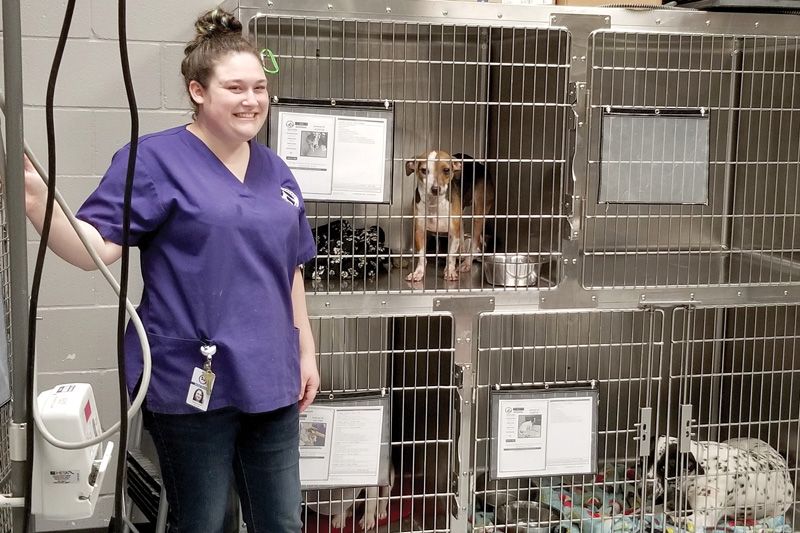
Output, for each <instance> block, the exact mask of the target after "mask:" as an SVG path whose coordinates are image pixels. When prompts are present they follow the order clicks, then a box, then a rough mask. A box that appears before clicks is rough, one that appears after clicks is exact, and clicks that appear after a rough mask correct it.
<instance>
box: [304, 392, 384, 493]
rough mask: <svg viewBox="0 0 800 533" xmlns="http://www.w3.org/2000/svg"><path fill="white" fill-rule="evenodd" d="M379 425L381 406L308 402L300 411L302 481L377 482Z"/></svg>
mask: <svg viewBox="0 0 800 533" xmlns="http://www.w3.org/2000/svg"><path fill="white" fill-rule="evenodd" d="M382 429H383V408H382V407H381V406H365V407H344V406H343V407H325V406H315V405H312V406H310V407H309V408H308V409H306V410H305V411H304V412H302V413H300V480H301V482H302V483H304V484H314V485H318V486H323V485H330V486H332V487H335V486H341V487H347V486H359V485H363V486H369V485H377V484H378V474H379V466H380V453H381V431H382Z"/></svg>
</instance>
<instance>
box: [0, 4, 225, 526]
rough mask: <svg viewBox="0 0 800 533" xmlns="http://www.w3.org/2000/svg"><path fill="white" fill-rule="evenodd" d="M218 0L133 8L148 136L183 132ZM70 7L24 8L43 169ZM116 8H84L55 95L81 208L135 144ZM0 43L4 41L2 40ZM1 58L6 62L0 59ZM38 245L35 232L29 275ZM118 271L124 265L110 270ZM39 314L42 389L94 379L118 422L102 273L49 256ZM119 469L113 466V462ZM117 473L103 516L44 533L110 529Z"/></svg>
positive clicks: (105, 410)
mask: <svg viewBox="0 0 800 533" xmlns="http://www.w3.org/2000/svg"><path fill="white" fill-rule="evenodd" d="M218 3H219V2H218V1H215V0H188V1H187V0H136V1H134V2H128V17H127V18H128V40H129V45H128V53H129V56H130V64H131V70H132V75H133V82H134V87H135V90H136V99H137V103H138V107H139V120H140V133H142V134H144V133H148V132H152V131H157V130H160V129H163V128H167V127H171V126H174V125H178V124H182V123H186V122H188V121H189V120H190V113H189V111H188V109H189V105H188V100H187V98H186V96H185V93H184V89H183V85H182V80H181V77H180V60H181V58H182V57H183V45H184V44H185V42H186V41H187V40H189V39H190V38H192V36H193V34H194V27H193V26H194V25H193V23H194V20H195V18H196V17H197V15H198V14H199V13H201V12H202V11H204V10H206V9H209V8H211V7H214V6H215V5H217V4H218ZM66 4H67V2H66V0H25V1H24V2H22V32H23V45H22V46H23V63H24V69H23V70H24V71H23V73H22V76H23V87H24V94H25V96H24V100H25V102H24V103H25V116H24V120H25V137H26V139H27V141H28V143H29V144H30V145H31V147H32V149H33V150H34V152H35V153H36V154H37V156H38V157H39V159H40V160H41V161H42V164H43V165H44V166H45V168H47V161H46V157H47V145H46V134H45V112H44V104H45V91H46V88H47V78H48V75H49V72H50V66H51V63H52V59H53V53H54V51H55V47H56V43H57V39H58V35H59V32H60V29H61V23H62V19H63V16H64V11H65V8H66ZM116 39H117V2H115V1H113V0H78V2H77V4H76V8H75V14H74V19H73V22H72V27H71V30H70V39H69V42H68V45H67V49H66V52H65V54H64V59H63V62H62V66H61V72H60V77H59V81H58V85H57V89H56V97H55V106H56V110H55V122H56V144H57V162H58V187H59V189H60V191H61V193H62V194H63V195H64V197H65V198H66V199H67V201H68V202H69V203H70V205H71V206H72V207H73V209H77V208H78V206H80V204H81V202H82V201H83V199H84V198H85V197H86V195H87V194H88V193H89V191H91V190H92V189H93V187H94V186H95V185H96V184H97V182H98V181H99V178H100V176H102V174H103V172H104V171H105V169H106V167H107V166H108V163H109V162H110V160H111V156H112V155H113V154H114V152H115V151H116V150H117V149H118V148H120V147H121V146H122V145H124V144H125V143H126V142H128V139H129V135H130V133H129V127H130V121H129V116H128V110H127V103H126V99H125V90H124V87H123V82H122V74H121V69H120V66H119V53H118V44H117V40H116ZM0 45H2V43H0ZM0 61H2V54H0ZM38 240H39V236H38V234H37V233H36V231H35V230H34V229H33V228H32V227H31V226H29V230H28V259H29V264H30V272H32V271H33V264H34V260H35V254H36V248H37V245H38ZM132 263H133V264H134V265H135V268H134V269H132V276H131V287H130V292H131V299H132V300H133V301H134V302H136V301H138V298H139V294H140V293H141V281H140V276H139V271H138V257H137V256H136V255H135V254H132ZM114 270H115V271H116V272H118V270H119V265H116V268H115V269H114ZM39 303H40V310H39V315H40V316H41V317H42V318H43V320H42V321H41V322H40V324H39V328H38V329H39V334H38V341H37V346H38V354H39V359H38V361H39V387H40V389H45V388H49V387H51V386H53V385H55V384H58V383H67V382H88V383H91V384H92V386H93V387H94V394H95V397H96V400H97V403H98V407H99V410H100V413H101V421H102V424H103V426H104V427H108V426H110V425H111V424H112V423H113V422H114V421H116V420H117V419H118V409H119V408H118V400H117V394H118V393H117V370H116V341H115V331H116V295H115V294H114V293H113V291H112V290H111V288H110V287H109V286H108V285H107V284H106V282H105V280H104V279H103V278H102V276H101V275H100V274H99V273H97V272H83V271H81V270H79V269H77V268H74V267H72V266H70V265H68V264H66V263H65V262H64V261H62V260H61V259H59V258H58V257H56V256H55V255H53V254H50V255H49V256H48V259H47V261H46V263H45V274H44V281H43V284H42V292H41V296H40V300H39ZM114 461H115V462H116V457H115V458H114ZM113 478H114V474H113V473H109V475H108V476H107V477H106V481H105V483H104V486H103V495H102V496H101V499H100V502H99V504H98V508H97V512H96V513H95V517H94V518H93V519H91V520H85V521H77V522H73V521H71V522H68V523H67V522H49V521H43V520H39V521H38V527H37V529H38V530H39V531H52V530H59V529H75V530H85V529H88V528H93V527H104V526H105V525H106V524H107V523H108V519H109V517H110V515H111V512H112V509H113V503H112V502H113V490H114V484H113V482H114V479H113Z"/></svg>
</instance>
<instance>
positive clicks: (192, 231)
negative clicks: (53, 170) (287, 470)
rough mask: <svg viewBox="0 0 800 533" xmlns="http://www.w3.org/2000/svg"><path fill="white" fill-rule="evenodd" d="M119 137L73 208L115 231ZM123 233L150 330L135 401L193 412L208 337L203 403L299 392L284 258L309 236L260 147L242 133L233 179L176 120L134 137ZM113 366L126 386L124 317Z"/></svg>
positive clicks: (290, 258)
mask: <svg viewBox="0 0 800 533" xmlns="http://www.w3.org/2000/svg"><path fill="white" fill-rule="evenodd" d="M128 153H129V147H128V146H126V147H124V148H122V149H121V150H120V151H118V152H117V153H116V154H115V155H114V158H113V160H112V161H111V166H110V167H109V169H108V171H107V172H106V174H105V176H104V177H103V179H102V181H101V182H100V185H99V186H98V188H97V189H96V190H95V191H94V192H93V193H92V194H91V196H89V198H88V199H87V200H86V202H85V203H84V204H83V206H82V207H81V209H80V210H79V211H78V214H77V216H78V218H80V219H81V220H84V221H86V222H88V223H89V224H91V225H92V226H94V227H95V228H97V230H98V231H99V232H100V234H101V235H102V236H103V238H105V239H106V240H109V241H111V242H115V243H117V244H120V243H121V242H122V201H123V192H124V186H125V173H126V167H127V160H128ZM130 244H131V245H134V246H138V247H139V249H140V256H141V269H142V277H143V279H144V291H143V293H142V299H141V303H140V305H139V308H138V313H139V315H140V316H141V319H142V322H143V323H144V327H145V329H146V330H147V333H148V338H149V340H150V348H151V351H152V356H153V374H152V378H151V382H150V388H149V390H148V393H147V397H146V403H145V405H146V406H147V408H148V409H150V410H151V411H153V412H157V413H175V414H178V413H194V412H198V410H197V409H195V408H194V407H191V406H189V405H187V404H186V395H187V392H188V390H189V384H190V381H191V378H192V372H193V369H194V368H195V367H201V368H202V366H203V362H204V361H205V359H204V358H203V356H202V355H201V353H200V347H201V346H202V344H203V343H204V342H205V343H210V344H214V345H216V347H217V353H216V355H214V358H213V364H212V370H213V371H214V373H215V374H216V380H215V382H214V389H213V393H212V395H211V402H210V404H209V406H208V409H209V410H212V409H219V408H222V407H235V408H237V409H239V410H241V411H244V412H248V413H258V412H266V411H271V410H274V409H277V408H280V407H284V406H286V405H289V404H291V403H294V402H296V401H297V396H298V394H299V392H300V368H299V347H298V330H297V328H295V327H294V320H293V314H292V299H291V290H292V281H293V279H294V272H295V268H296V267H297V266H298V265H301V264H303V263H305V262H306V261H308V260H310V259H311V258H313V257H314V255H315V253H316V246H315V243H314V238H313V236H312V234H311V228H310V226H309V224H308V220H307V219H306V216H305V208H304V205H303V200H302V196H301V194H300V188H299V187H298V185H297V182H296V181H295V179H294V177H293V176H292V174H291V171H290V170H289V168H288V167H287V166H286V164H285V163H284V162H283V161H282V160H281V159H280V158H279V157H278V156H277V155H276V154H275V153H274V152H272V151H271V150H270V149H269V148H267V147H265V146H263V145H261V144H259V143H258V142H256V141H251V142H250V162H249V164H248V167H247V173H246V175H245V179H244V182H243V183H242V182H240V181H239V180H238V179H237V178H236V176H234V175H233V174H232V173H231V172H230V171H229V170H228V169H227V168H226V167H225V165H223V164H222V162H221V161H220V160H219V159H218V158H217V157H216V156H215V155H214V153H213V152H211V150H209V149H208V147H207V146H206V145H205V144H204V143H203V142H202V141H201V140H200V139H199V138H198V137H196V136H195V135H194V134H192V133H191V132H189V131H188V130H187V129H186V126H180V127H177V128H173V129H169V130H166V131H163V132H160V133H154V134H151V135H145V136H143V137H142V138H141V139H140V140H139V149H138V155H137V161H136V176H135V178H134V189H133V201H132V211H131V232H130ZM125 351H126V353H125V371H126V373H127V384H128V390H129V391H131V392H132V391H133V390H134V388H135V386H136V385H137V383H138V382H139V379H140V377H141V373H142V355H141V347H140V345H139V340H138V337H137V336H136V333H135V331H134V329H133V326H132V324H130V323H129V324H128V329H127V332H126V338H125Z"/></svg>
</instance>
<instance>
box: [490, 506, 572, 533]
mask: <svg viewBox="0 0 800 533" xmlns="http://www.w3.org/2000/svg"><path fill="white" fill-rule="evenodd" d="M495 517H496V521H495V523H496V524H497V525H499V526H501V525H506V526H510V527H513V529H507V531H515V532H516V533H550V532H551V531H552V530H553V529H554V528H555V527H556V526H558V523H559V520H560V517H559V516H558V514H556V513H555V512H553V511H552V510H551V509H550V508H549V507H546V506H544V505H540V504H538V503H536V502H525V501H516V502H510V503H507V504H504V505H501V506H500V507H498V508H497V510H496V511H495Z"/></svg>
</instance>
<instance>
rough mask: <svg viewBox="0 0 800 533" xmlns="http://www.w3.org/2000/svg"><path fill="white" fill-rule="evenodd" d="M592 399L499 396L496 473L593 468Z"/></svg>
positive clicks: (552, 472) (505, 475) (558, 472)
mask: <svg viewBox="0 0 800 533" xmlns="http://www.w3.org/2000/svg"><path fill="white" fill-rule="evenodd" d="M593 401H594V400H593V398H591V397H586V398H549V399H538V398H536V399H534V398H526V399H508V400H503V399H501V400H500V401H499V402H498V404H499V408H498V420H497V442H496V443H495V445H496V446H497V477H498V478H511V477H525V476H541V475H561V474H572V473H574V474H577V473H588V472H591V471H592V468H593V464H592V432H593V427H594V424H593V416H594V414H593V413H594V411H593Z"/></svg>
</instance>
